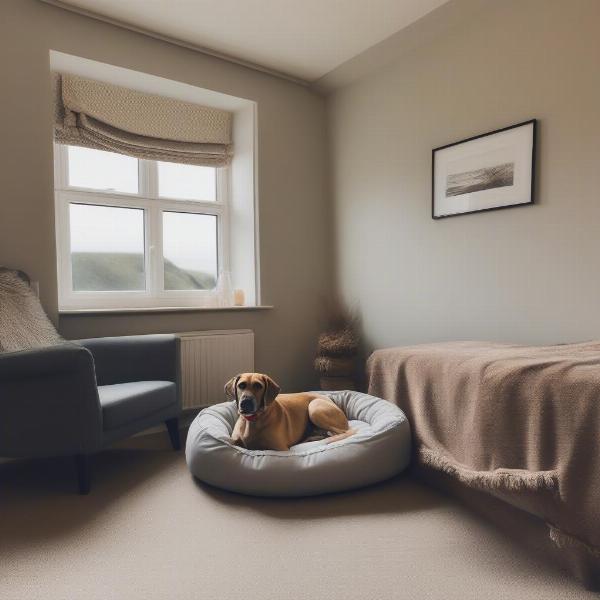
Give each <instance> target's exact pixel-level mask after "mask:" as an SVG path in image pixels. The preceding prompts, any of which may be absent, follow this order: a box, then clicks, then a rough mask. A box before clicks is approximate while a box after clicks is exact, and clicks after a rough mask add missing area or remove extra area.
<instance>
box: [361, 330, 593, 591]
mask: <svg viewBox="0 0 600 600" xmlns="http://www.w3.org/2000/svg"><path fill="white" fill-rule="evenodd" d="M367 371H368V388H369V393H370V394H373V395H376V396H380V397H382V398H385V399H387V400H389V401H391V402H393V403H395V404H396V405H398V406H399V407H400V408H401V409H402V410H403V411H404V412H405V413H406V415H407V417H408V420H409V422H410V423H411V427H412V433H413V453H414V459H415V460H414V461H413V465H415V467H414V468H415V469H416V471H417V474H419V475H421V476H423V477H424V478H426V479H429V480H430V481H433V482H435V483H436V484H438V485H443V486H445V487H447V488H450V489H452V491H455V492H458V493H459V494H460V495H462V496H463V497H464V498H466V499H467V500H468V499H469V496H471V498H472V499H475V500H474V501H475V503H476V504H479V505H480V506H481V508H482V509H483V512H488V513H492V514H494V513H495V514H497V515H501V517H502V518H503V519H504V523H503V525H510V523H509V522H508V521H510V520H511V519H514V520H515V522H516V521H517V520H519V519H521V518H522V516H523V513H525V514H526V515H529V516H530V517H531V518H532V519H534V520H536V521H537V522H538V523H539V524H541V525H542V526H541V527H538V528H537V529H538V530H540V531H544V535H545V538H546V539H545V540H541V541H540V544H538V545H541V544H542V543H547V544H548V545H549V546H550V547H551V548H552V552H553V553H554V554H555V558H556V557H558V560H559V561H560V563H561V564H562V565H563V566H565V567H567V568H568V569H569V570H570V571H571V572H572V573H574V574H575V575H576V576H577V577H578V578H580V579H581V580H582V581H583V582H584V583H585V584H586V586H588V587H590V588H593V589H600V342H586V343H579V344H561V345H555V346H516V345H509V344H499V343H482V342H451V343H439V344H427V345H419V346H413V347H403V348H390V349H383V350H377V351H375V352H374V353H373V354H372V355H371V357H370V358H369V360H368V367H367ZM487 499H489V502H487ZM488 504H489V505H488ZM502 505H510V507H512V508H514V509H515V511H513V512H512V513H511V512H510V511H508V512H507V511H504V510H502V509H501V508H498V507H501V506H502ZM490 507H496V508H492V509H491V510H490ZM511 515H512V517H511ZM522 530H523V531H524V529H522ZM529 541H531V540H529Z"/></svg>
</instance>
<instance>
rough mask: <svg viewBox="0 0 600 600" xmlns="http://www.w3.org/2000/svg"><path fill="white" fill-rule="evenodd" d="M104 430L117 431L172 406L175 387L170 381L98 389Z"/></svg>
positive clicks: (141, 382)
mask: <svg viewBox="0 0 600 600" xmlns="http://www.w3.org/2000/svg"><path fill="white" fill-rule="evenodd" d="M98 396H99V397H100V405H101V407H102V421H103V424H104V429H105V430H107V429H118V428H120V427H124V426H126V425H129V424H130V423H132V422H134V421H137V420H141V419H144V418H146V417H148V416H149V415H150V414H152V413H154V412H156V411H159V410H161V409H164V408H167V407H168V406H171V405H173V406H175V404H176V403H177V386H176V384H175V383H173V382H171V381H136V382H133V383H115V384H112V385H101V386H98Z"/></svg>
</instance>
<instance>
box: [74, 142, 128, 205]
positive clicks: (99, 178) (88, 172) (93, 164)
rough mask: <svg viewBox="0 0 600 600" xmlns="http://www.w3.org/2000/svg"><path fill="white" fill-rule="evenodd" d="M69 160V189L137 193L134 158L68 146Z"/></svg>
mask: <svg viewBox="0 0 600 600" xmlns="http://www.w3.org/2000/svg"><path fill="white" fill-rule="evenodd" d="M68 160H69V185H71V186H74V187H83V188H91V189H94V190H103V191H105V192H125V193H129V194H137V192H138V161H137V158H132V157H131V156H124V155H122V154H115V153H114V152H104V151H103V150H91V149H90V148H79V147H78V146H69V147H68Z"/></svg>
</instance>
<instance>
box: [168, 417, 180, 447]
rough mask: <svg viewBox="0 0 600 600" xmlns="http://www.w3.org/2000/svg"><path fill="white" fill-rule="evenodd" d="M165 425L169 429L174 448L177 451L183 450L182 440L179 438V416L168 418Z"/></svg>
mask: <svg viewBox="0 0 600 600" xmlns="http://www.w3.org/2000/svg"><path fill="white" fill-rule="evenodd" d="M165 425H166V426H167V429H168V431H169V438H170V440H171V446H173V450H175V452H177V451H178V450H181V441H180V439H179V419H178V418H177V417H175V418H174V419H168V420H167V421H165Z"/></svg>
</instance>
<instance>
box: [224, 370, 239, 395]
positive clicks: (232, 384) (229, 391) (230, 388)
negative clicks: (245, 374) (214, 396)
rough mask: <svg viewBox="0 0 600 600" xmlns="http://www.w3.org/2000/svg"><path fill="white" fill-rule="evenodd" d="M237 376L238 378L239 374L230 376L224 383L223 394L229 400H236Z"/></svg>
mask: <svg viewBox="0 0 600 600" xmlns="http://www.w3.org/2000/svg"><path fill="white" fill-rule="evenodd" d="M239 378H240V376H239V375H236V376H235V377H232V378H231V379H230V380H229V381H228V382H227V383H226V384H225V395H226V396H227V398H229V400H235V401H236V402H237V384H238V379H239Z"/></svg>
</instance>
